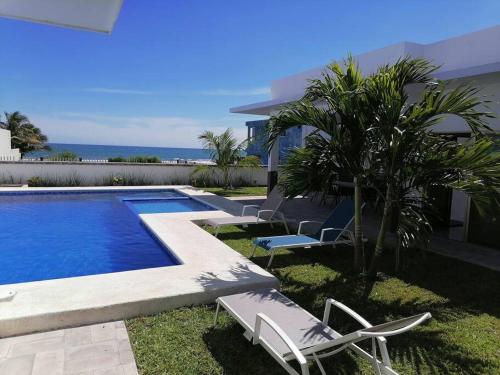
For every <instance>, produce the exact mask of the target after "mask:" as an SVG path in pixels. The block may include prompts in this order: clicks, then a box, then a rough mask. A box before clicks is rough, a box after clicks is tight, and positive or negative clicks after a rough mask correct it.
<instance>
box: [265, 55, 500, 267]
mask: <svg viewBox="0 0 500 375" xmlns="http://www.w3.org/2000/svg"><path fill="white" fill-rule="evenodd" d="M435 69H436V67H434V66H432V65H431V64H429V63H428V62H427V61H425V60H422V59H410V58H403V59H401V60H399V61H398V62H396V63H395V64H393V65H386V66H383V67H381V68H379V69H378V70H377V72H376V73H374V74H373V75H370V76H368V77H366V78H362V76H361V73H360V72H359V70H358V68H357V67H356V64H355V62H354V61H353V59H352V58H349V59H348V60H347V61H346V62H345V70H344V69H342V68H341V67H340V66H339V65H337V64H334V65H331V66H329V68H328V71H327V73H325V74H324V75H323V77H322V79H320V80H313V81H311V85H310V86H309V87H308V88H307V89H306V92H305V95H304V97H303V98H302V99H301V100H299V101H298V102H295V103H292V104H291V105H289V106H287V107H285V108H284V109H282V110H281V111H280V112H279V113H278V114H277V115H276V116H273V117H271V119H270V127H269V129H270V131H269V134H270V140H269V143H270V145H272V144H273V143H274V142H276V141H277V140H278V139H279V136H280V135H281V134H282V133H283V132H284V131H285V130H286V129H288V128H290V127H293V126H298V125H304V124H306V125H310V126H313V127H315V128H316V131H315V132H314V133H313V134H312V135H311V136H309V137H308V138H307V139H306V145H305V147H304V148H299V149H296V150H294V151H292V153H291V155H290V156H289V157H288V160H287V163H286V164H285V166H283V167H282V168H281V176H280V184H281V185H282V186H283V188H284V190H285V193H286V194H287V196H295V195H297V194H300V193H302V192H304V191H310V190H314V189H323V190H326V191H329V190H330V191H331V190H332V189H333V188H334V186H335V185H337V186H338V185H345V184H339V183H338V180H339V179H340V180H345V177H341V176H348V177H351V178H353V183H354V187H355V197H354V198H355V201H356V202H357V203H356V212H355V216H356V220H355V224H356V225H355V232H356V233H355V236H356V246H355V248H356V250H355V254H356V257H355V258H357V259H358V261H355V266H356V269H358V270H359V269H360V267H359V266H360V264H359V259H360V258H361V257H362V247H361V246H362V228H361V192H362V188H370V189H371V190H374V191H375V192H376V194H378V197H379V198H380V199H381V200H382V202H383V204H384V209H383V214H382V220H381V224H380V228H379V234H378V237H377V242H376V247H375V252H374V255H373V257H372V261H371V264H370V270H369V273H370V274H371V275H374V274H375V273H376V270H377V260H378V259H379V257H380V255H381V253H382V250H383V248H384V246H385V238H386V233H387V231H388V230H389V224H390V219H391V217H394V216H395V217H396V219H397V221H396V229H397V234H398V239H399V244H400V246H404V247H409V246H410V245H415V244H420V245H422V244H426V243H427V242H428V239H429V235H430V233H431V231H432V227H431V224H430V221H429V215H430V214H429V212H432V210H433V203H434V202H433V201H432V199H431V198H430V196H429V194H428V190H429V189H430V188H432V187H436V186H442V187H447V188H454V189H458V190H463V191H465V192H466V193H468V194H470V195H473V196H474V197H476V198H479V199H475V200H474V201H475V202H479V203H485V202H490V203H493V206H495V205H498V203H499V202H500V200H499V198H498V188H499V187H500V180H499V173H500V156H499V155H498V153H494V152H492V150H493V148H494V147H493V143H492V141H491V140H489V139H487V138H485V136H484V133H485V132H487V131H488V126H487V122H486V120H487V119H488V118H491V117H493V115H492V114H491V113H489V112H485V111H484V110H480V108H483V106H484V104H485V102H484V101H482V100H481V99H479V98H478V90H477V89H474V88H471V87H468V86H459V87H458V88H455V89H452V90H448V91H446V90H445V89H446V87H445V85H444V84H443V83H442V82H438V83H436V82H435V81H434V79H433V77H432V73H433V72H434V71H435ZM410 85H413V89H418V90H420V91H421V92H422V93H421V95H420V96H419V97H417V99H416V100H415V101H414V102H412V101H411V100H410V97H409V95H408V87H409V86H410ZM449 116H455V117H458V118H461V119H462V121H465V122H466V123H467V124H468V126H469V127H470V129H471V132H472V134H473V140H472V141H471V142H469V143H467V144H465V145H460V144H458V143H457V142H455V141H450V140H449V139H447V138H445V137H443V136H440V135H437V134H436V133H435V132H434V130H435V127H436V126H438V125H439V123H440V122H441V121H442V120H443V119H444V118H446V117H449ZM458 118H457V119H456V120H459V119H458ZM497 207H498V206H497Z"/></svg>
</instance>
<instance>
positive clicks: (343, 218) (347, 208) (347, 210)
mask: <svg viewBox="0 0 500 375" xmlns="http://www.w3.org/2000/svg"><path fill="white" fill-rule="evenodd" d="M353 219H354V200H353V199H350V198H345V199H343V200H341V201H340V202H339V203H338V204H337V205H336V206H335V208H334V209H333V211H332V213H331V214H330V216H328V218H327V219H326V220H325V221H324V222H323V224H322V225H321V227H320V228H319V230H318V232H317V233H316V234H315V237H318V236H320V235H321V231H322V230H323V229H325V228H338V229H345V228H347V227H348V226H349V225H350V224H351V222H352V220H353ZM339 234H340V231H338V232H336V231H331V232H327V233H326V235H325V238H324V240H325V241H334V240H335V239H336V238H337V237H338V236H339ZM318 238H319V237H318Z"/></svg>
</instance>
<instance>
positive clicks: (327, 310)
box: [323, 298, 373, 328]
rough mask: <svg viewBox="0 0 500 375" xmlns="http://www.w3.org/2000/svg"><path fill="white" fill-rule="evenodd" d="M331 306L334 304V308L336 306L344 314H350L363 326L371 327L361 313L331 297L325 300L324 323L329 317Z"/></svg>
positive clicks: (326, 322)
mask: <svg viewBox="0 0 500 375" xmlns="http://www.w3.org/2000/svg"><path fill="white" fill-rule="evenodd" d="M332 306H335V307H336V308H338V309H340V310H342V311H343V312H345V313H346V314H348V315H350V316H351V317H352V318H353V319H355V320H356V321H357V322H358V323H360V324H361V325H362V326H363V327H365V328H370V327H373V326H372V325H371V324H370V322H368V321H367V320H366V319H365V318H363V317H362V316H361V315H359V314H358V313H357V312H356V311H354V310H353V309H351V308H349V307H347V306H346V305H344V304H343V303H342V302H339V301H337V300H334V299H333V298H328V299H327V300H326V304H325V313H324V314H323V323H324V324H328V321H329V319H330V310H331V307H332Z"/></svg>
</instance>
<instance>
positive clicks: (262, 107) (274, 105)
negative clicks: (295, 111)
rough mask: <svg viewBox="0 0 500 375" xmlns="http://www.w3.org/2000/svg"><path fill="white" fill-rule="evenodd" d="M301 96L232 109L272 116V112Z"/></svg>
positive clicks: (248, 113) (234, 111)
mask: <svg viewBox="0 0 500 375" xmlns="http://www.w3.org/2000/svg"><path fill="white" fill-rule="evenodd" d="M300 97H301V96H297V97H290V98H286V99H282V98H280V99H272V100H266V101H264V102H258V103H252V104H247V105H243V106H241V107H233V108H231V109H230V112H231V113H243V114H247V115H262V116H270V115H271V112H273V111H277V110H279V109H280V108H281V107H283V106H284V105H287V104H290V103H293V102H295V101H297V100H299V99H300Z"/></svg>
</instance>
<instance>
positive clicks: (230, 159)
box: [193, 129, 260, 189]
mask: <svg viewBox="0 0 500 375" xmlns="http://www.w3.org/2000/svg"><path fill="white" fill-rule="evenodd" d="M198 139H199V140H201V142H202V145H203V148H204V149H206V150H209V151H210V158H211V159H212V161H213V162H214V163H215V169H217V170H219V171H220V173H221V174H222V183H223V186H224V188H225V189H229V188H232V174H233V172H234V171H235V168H237V167H248V168H256V167H258V166H259V165H260V160H259V158H257V157H255V156H243V152H244V150H245V147H246V145H247V141H243V142H240V143H238V140H237V139H236V138H235V137H234V135H233V131H232V130H231V129H227V130H226V131H224V132H223V133H222V134H219V135H217V134H215V133H213V132H211V131H208V130H207V131H205V132H203V133H202V134H201V135H200V136H199V137H198ZM211 169H213V167H211V166H205V165H200V166H198V167H197V168H196V169H195V170H194V171H193V174H198V173H201V172H206V171H209V170H211Z"/></svg>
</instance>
